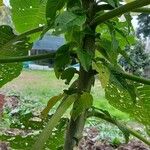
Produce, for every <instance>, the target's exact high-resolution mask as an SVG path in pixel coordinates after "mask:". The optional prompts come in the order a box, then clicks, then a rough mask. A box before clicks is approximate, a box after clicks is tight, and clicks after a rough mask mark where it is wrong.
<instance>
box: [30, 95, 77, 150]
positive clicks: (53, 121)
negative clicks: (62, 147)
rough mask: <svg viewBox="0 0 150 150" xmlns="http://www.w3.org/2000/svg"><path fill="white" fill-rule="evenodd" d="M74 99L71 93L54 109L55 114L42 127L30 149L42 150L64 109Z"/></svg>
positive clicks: (75, 97)
mask: <svg viewBox="0 0 150 150" xmlns="http://www.w3.org/2000/svg"><path fill="white" fill-rule="evenodd" d="M76 99H77V95H76V94H73V95H70V96H68V98H67V99H66V100H65V101H63V102H62V103H61V104H60V106H59V107H58V109H57V110H56V112H55V114H54V115H53V116H52V118H51V119H50V120H49V122H48V123H47V125H46V127H45V128H44V130H43V131H42V133H41V134H40V136H39V138H38V139H37V141H36V143H35V144H34V146H33V147H32V148H31V149H32V150H35V149H36V150H42V149H43V148H44V146H45V143H46V142H47V140H48V138H49V137H50V136H51V134H52V130H53V129H54V127H55V126H56V125H57V123H58V122H59V120H60V118H61V117H62V115H63V114H64V113H65V112H66V110H67V109H68V108H69V107H70V105H71V104H72V103H74V101H75V100H76Z"/></svg>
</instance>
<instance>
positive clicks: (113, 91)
mask: <svg viewBox="0 0 150 150" xmlns="http://www.w3.org/2000/svg"><path fill="white" fill-rule="evenodd" d="M132 85H134V87H135V91H136V103H134V101H133V100H132V98H131V95H130V93H129V91H128V90H127V89H125V88H121V86H119V85H118V84H116V82H114V81H113V80H111V81H110V84H109V85H108V86H107V87H106V89H105V96H106V99H107V100H108V101H109V103H110V104H111V105H112V106H114V107H115V108H117V109H119V110H121V111H123V112H126V113H128V114H130V115H131V116H132V117H133V118H135V119H136V120H137V121H139V122H140V123H143V124H144V125H146V126H150V113H149V110H150V86H149V85H142V84H137V83H134V82H132ZM131 92H132V91H131Z"/></svg>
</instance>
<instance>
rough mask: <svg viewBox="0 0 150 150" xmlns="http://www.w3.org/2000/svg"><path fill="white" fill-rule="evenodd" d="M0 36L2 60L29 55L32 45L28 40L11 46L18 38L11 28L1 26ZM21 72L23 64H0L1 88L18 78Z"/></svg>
mask: <svg viewBox="0 0 150 150" xmlns="http://www.w3.org/2000/svg"><path fill="white" fill-rule="evenodd" d="M0 35H1V36H0V58H6V57H7V58H8V57H17V56H24V55H27V54H28V50H29V49H30V48H31V44H30V43H29V42H28V39H27V38H23V39H20V40H18V41H15V42H13V43H12V44H9V42H10V41H12V40H13V39H14V38H16V37H17V36H16V35H15V34H14V33H13V31H12V29H11V27H9V26H0ZM10 43H11V42H10ZM21 70H22V64H21V63H8V64H0V87H1V86H3V85H4V84H6V83H7V82H9V81H11V80H12V79H14V78H16V77H17V76H18V75H19V74H20V71H21Z"/></svg>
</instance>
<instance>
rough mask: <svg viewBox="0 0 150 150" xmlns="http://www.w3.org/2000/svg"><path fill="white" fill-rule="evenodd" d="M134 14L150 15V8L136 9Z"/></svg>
mask: <svg viewBox="0 0 150 150" xmlns="http://www.w3.org/2000/svg"><path fill="white" fill-rule="evenodd" d="M132 12H138V13H148V14H149V13H150V8H137V9H134V10H133V11H132Z"/></svg>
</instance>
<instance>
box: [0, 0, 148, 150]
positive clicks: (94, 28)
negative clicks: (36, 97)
mask: <svg viewBox="0 0 150 150" xmlns="http://www.w3.org/2000/svg"><path fill="white" fill-rule="evenodd" d="M56 2H57V3H56ZM104 2H105V4H106V5H103V4H101V3H99V2H96V1H94V0H88V1H87V0H81V1H77V2H75V3H72V4H71V1H70V0H68V1H62V0H57V1H56V0H55V1H54V0H48V1H46V0H11V1H10V5H11V13H12V20H13V23H14V25H15V30H16V31H17V32H18V33H19V34H20V35H14V33H13V30H12V29H11V27H9V26H1V29H0V32H1V33H2V36H1V38H0V48H1V62H2V60H3V61H4V60H5V61H6V60H7V64H5V63H4V64H3V63H1V70H0V71H1V74H0V81H1V82H0V83H1V86H2V85H4V84H5V83H7V82H9V81H10V80H12V79H13V78H15V77H17V76H18V75H19V74H20V71H21V67H19V66H18V65H20V63H19V64H18V63H17V64H18V65H17V64H15V63H16V62H20V61H24V60H31V59H32V60H33V59H37V57H30V56H27V57H23V58H22V57H20V56H25V54H24V52H27V50H29V49H30V48H31V46H32V43H30V42H32V41H34V40H35V39H36V38H40V37H41V38H42V36H43V35H44V34H45V32H46V31H48V30H51V31H52V32H53V33H54V34H65V37H66V43H65V45H63V46H61V47H60V48H59V49H58V51H57V52H56V54H55V65H54V70H55V74H56V77H57V78H58V79H59V78H62V79H66V80H67V82H66V83H67V84H69V82H70V81H71V79H72V78H73V75H75V74H77V75H78V78H77V80H75V81H73V82H72V84H71V85H70V87H69V88H68V89H67V90H64V91H63V96H62V97H59V96H58V97H59V98H58V99H57V98H56V99H55V98H52V99H51V100H50V101H49V103H48V105H47V108H46V113H47V112H48V110H49V109H50V108H52V106H53V105H54V104H55V103H56V102H57V101H58V100H60V104H59V106H58V108H57V109H56V111H55V113H54V114H53V115H52V117H51V118H50V120H49V121H47V124H46V126H45V127H44V129H43V130H42V132H41V133H40V135H39V136H38V137H37V140H36V142H35V144H34V145H33V147H32V148H31V149H36V150H42V149H43V148H44V147H45V143H46V142H47V141H48V139H49V138H50V136H51V135H52V133H53V129H54V128H55V127H56V126H57V124H58V123H59V121H60V119H61V117H62V116H63V114H64V113H65V112H66V111H67V110H68V108H70V106H71V105H73V109H72V111H71V118H70V121H69V124H68V127H67V131H66V137H65V142H64V143H65V144H64V149H65V150H72V149H74V146H76V145H78V142H79V140H80V138H81V137H82V131H83V128H84V124H85V121H86V119H87V117H89V116H90V115H91V116H96V117H99V118H101V119H104V120H106V121H108V122H110V123H112V124H115V125H116V126H117V127H118V128H119V129H120V130H121V131H122V132H123V133H124V135H125V138H126V141H127V140H128V138H129V135H130V134H132V135H134V136H136V137H138V138H139V139H141V140H142V141H144V142H145V143H147V144H149V145H150V142H149V141H148V140H146V139H145V138H143V137H142V136H141V135H139V134H138V133H137V132H135V131H132V130H131V129H130V128H128V127H126V126H124V125H122V124H120V123H119V122H118V121H117V120H116V119H115V118H114V117H112V116H111V115H110V113H109V112H107V111H106V110H103V108H100V109H98V108H93V107H92V104H93V97H92V95H91V87H92V85H94V80H95V78H94V76H95V74H99V76H100V82H101V83H102V85H103V88H104V90H105V96H106V99H107V100H108V101H109V103H110V104H111V105H112V106H114V107H116V108H117V109H119V110H121V111H123V112H126V113H128V114H129V115H130V116H132V117H134V118H135V119H136V120H137V121H139V122H140V123H142V124H144V125H145V126H146V127H147V129H149V126H150V116H149V113H148V112H149V108H150V103H149V98H150V96H149V91H150V81H149V80H147V79H144V78H140V77H137V76H133V75H129V74H127V73H126V72H125V71H124V70H123V69H122V68H121V67H120V66H119V64H118V57H119V55H122V56H123V57H124V58H125V59H126V60H127V61H129V62H130V63H132V61H133V60H131V58H129V56H128V54H127V53H126V51H124V48H125V47H126V46H127V45H130V44H133V43H134V42H135V39H134V31H133V27H132V24H131V19H132V17H131V15H130V13H129V12H131V11H135V9H137V8H140V7H143V6H146V5H148V4H150V1H149V0H143V1H141V0H136V1H133V2H130V3H127V4H124V3H122V2H121V1H120V0H114V1H112V0H104ZM104 6H105V7H104ZM106 6H108V7H109V8H106ZM52 8H53V9H52ZM51 9H52V10H51ZM105 9H106V10H107V9H111V10H110V11H105ZM51 12H52V13H51ZM120 15H124V17H125V19H126V22H122V21H121V20H120V18H119V17H120ZM41 26H42V27H41ZM40 35H41V36H40ZM44 56H45V58H49V56H48V54H45V55H44ZM53 56H54V55H53ZM10 57H11V58H10ZM12 57H13V58H14V59H12ZM72 57H73V58H74V59H75V60H76V61H77V62H79V64H80V70H79V71H77V70H76V71H73V73H72V69H69V71H68V70H67V71H68V72H67V73H68V74H70V75H69V76H66V74H65V73H64V71H66V69H67V67H69V65H70V63H71V59H72ZM42 59H43V58H42ZM12 61H14V63H12ZM10 62H11V63H12V64H11V63H10ZM10 65H11V66H10ZM4 73H5V75H4ZM105 77H107V79H106V80H104V79H105ZM55 100H56V101H55ZM51 102H52V104H50V103H51ZM97 109H98V111H97ZM46 113H45V114H46Z"/></svg>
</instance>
